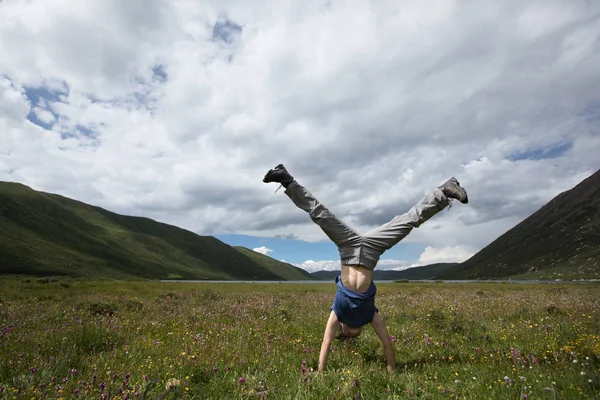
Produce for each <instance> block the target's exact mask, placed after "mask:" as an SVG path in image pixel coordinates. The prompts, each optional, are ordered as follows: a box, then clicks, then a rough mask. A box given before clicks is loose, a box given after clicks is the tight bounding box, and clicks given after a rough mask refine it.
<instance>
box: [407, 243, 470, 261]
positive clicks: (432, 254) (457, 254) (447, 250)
mask: <svg viewBox="0 0 600 400" xmlns="http://www.w3.org/2000/svg"><path fill="white" fill-rule="evenodd" d="M474 254H475V251H474V250H473V249H472V248H470V247H469V246H446V247H439V248H436V247H426V248H425V250H424V251H423V253H421V256H420V257H419V260H418V264H420V265H428V264H436V263H451V262H463V261H466V260H467V259H469V258H471V256H473V255H474Z"/></svg>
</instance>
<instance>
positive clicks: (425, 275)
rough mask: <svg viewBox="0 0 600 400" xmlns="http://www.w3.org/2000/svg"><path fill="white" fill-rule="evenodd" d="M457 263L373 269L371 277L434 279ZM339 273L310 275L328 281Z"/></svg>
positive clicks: (318, 272)
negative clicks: (401, 268) (392, 269)
mask: <svg viewBox="0 0 600 400" xmlns="http://www.w3.org/2000/svg"><path fill="white" fill-rule="evenodd" d="M456 265H458V264H457V263H438V264H430V265H425V266H422V267H414V268H408V269H405V270H402V271H391V270H387V271H386V270H378V269H375V271H373V279H375V280H395V279H409V280H423V279H436V278H437V277H438V276H439V275H440V274H442V273H444V272H446V271H450V270H451V269H452V268H453V267H454V266H456ZM337 274H339V271H317V272H313V273H312V274H311V275H312V276H313V277H314V278H315V279H318V280H321V281H328V280H333V279H335V277H336V276H337Z"/></svg>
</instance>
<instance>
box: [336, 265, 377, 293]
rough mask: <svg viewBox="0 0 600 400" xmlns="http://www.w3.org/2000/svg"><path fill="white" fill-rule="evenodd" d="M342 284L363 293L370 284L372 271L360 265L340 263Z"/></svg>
mask: <svg viewBox="0 0 600 400" xmlns="http://www.w3.org/2000/svg"><path fill="white" fill-rule="evenodd" d="M341 275H342V284H343V285H344V287H346V288H348V289H350V290H352V291H354V292H358V293H365V292H366V291H367V290H369V286H371V280H372V279H373V271H371V270H370V269H368V268H366V267H363V266H362V265H342V274H341Z"/></svg>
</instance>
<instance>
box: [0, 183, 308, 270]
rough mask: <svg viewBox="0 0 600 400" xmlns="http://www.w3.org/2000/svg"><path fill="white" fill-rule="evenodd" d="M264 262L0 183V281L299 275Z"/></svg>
mask: <svg viewBox="0 0 600 400" xmlns="http://www.w3.org/2000/svg"><path fill="white" fill-rule="evenodd" d="M245 253H246V254H245ZM264 257H266V258H267V259H269V262H268V263H267V262H266V261H265V259H263V258H262V257H258V258H251V257H249V254H247V252H244V251H239V250H237V249H234V248H233V247H231V246H229V245H227V244H225V243H223V242H221V241H220V240H218V239H216V238H214V237H212V236H199V235H197V234H195V233H193V232H190V231H187V230H184V229H181V228H177V227H175V226H171V225H167V224H163V223H160V222H156V221H153V220H151V219H148V218H140V217H130V216H125V215H119V214H115V213H112V212H110V211H107V210H105V209H102V208H99V207H95V206H90V205H88V204H85V203H82V202H79V201H75V200H72V199H68V198H66V197H63V196H59V195H55V194H50V193H44V192H38V191H35V190H33V189H31V188H29V187H27V186H25V185H21V184H18V183H8V182H0V274H20V275H33V276H52V275H54V276H57V275H66V276H72V277H86V278H109V279H130V278H146V279H245V280H282V279H287V278H285V277H284V276H286V275H288V274H289V275H293V276H295V275H294V274H295V273H297V271H295V270H292V269H290V267H291V266H289V265H288V264H285V263H279V261H277V260H274V259H271V258H270V257H267V256H264ZM257 260H260V262H259V261H257ZM278 265H280V266H281V267H282V271H284V272H280V271H277V266H278ZM292 268H293V267H292ZM291 271H293V273H292V272H291ZM294 279H301V278H294Z"/></svg>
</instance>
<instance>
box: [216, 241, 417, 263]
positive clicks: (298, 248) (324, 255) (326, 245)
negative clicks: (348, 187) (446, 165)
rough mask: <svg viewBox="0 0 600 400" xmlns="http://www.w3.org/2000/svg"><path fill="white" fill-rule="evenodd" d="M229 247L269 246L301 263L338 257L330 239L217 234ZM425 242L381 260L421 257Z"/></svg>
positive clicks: (399, 247)
mask: <svg viewBox="0 0 600 400" xmlns="http://www.w3.org/2000/svg"><path fill="white" fill-rule="evenodd" d="M214 236H215V237H216V238H217V239H219V240H221V241H223V242H225V243H227V244H229V245H230V246H244V247H247V248H249V249H255V248H259V247H263V246H264V247H266V248H268V249H271V250H272V252H270V253H269V254H268V255H269V257H272V258H275V259H277V260H285V261H286V262H289V263H295V264H301V263H303V262H305V261H307V260H313V261H336V260H339V253H338V250H337V247H336V246H335V245H334V244H333V243H331V242H330V241H327V240H325V241H319V242H306V241H303V240H297V239H283V238H266V237H257V236H248V235H236V234H223V235H214ZM425 247H426V246H425V245H424V244H422V243H410V242H407V243H402V242H401V243H399V244H397V245H396V246H394V247H393V248H392V249H390V250H388V251H386V252H385V253H384V254H383V255H382V257H381V259H382V260H407V261H411V260H418V259H419V256H420V255H421V253H422V252H423V250H424V249H425Z"/></svg>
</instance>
